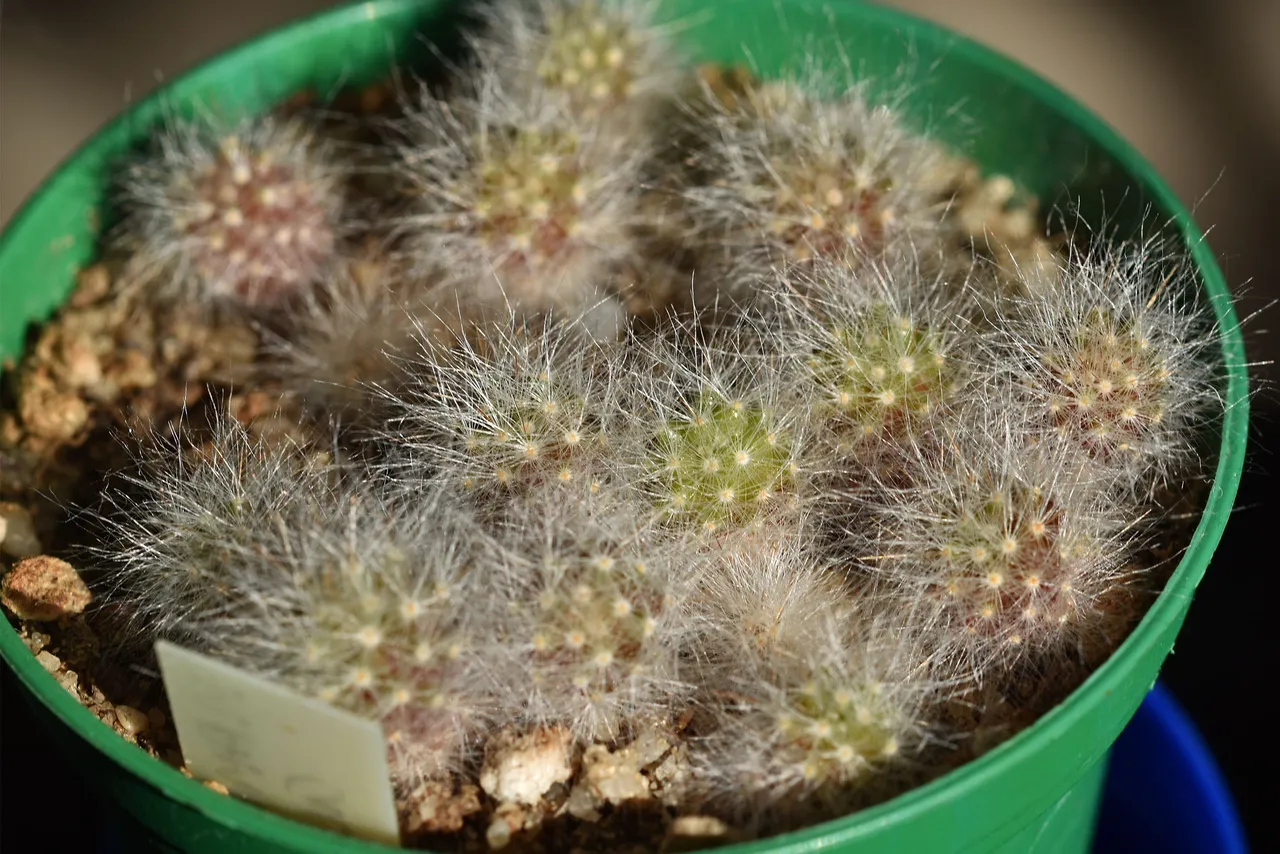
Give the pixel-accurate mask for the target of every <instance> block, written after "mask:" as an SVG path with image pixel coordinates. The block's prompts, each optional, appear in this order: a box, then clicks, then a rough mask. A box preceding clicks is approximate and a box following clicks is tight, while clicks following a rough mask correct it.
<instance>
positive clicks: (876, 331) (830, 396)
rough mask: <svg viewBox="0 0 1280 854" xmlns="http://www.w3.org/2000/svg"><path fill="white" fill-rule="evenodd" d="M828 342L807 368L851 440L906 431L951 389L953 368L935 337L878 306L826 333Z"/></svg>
mask: <svg viewBox="0 0 1280 854" xmlns="http://www.w3.org/2000/svg"><path fill="white" fill-rule="evenodd" d="M829 342H830V343H829V346H827V347H825V348H823V349H822V350H819V351H818V352H817V353H815V354H814V355H812V356H811V357H810V358H809V368H810V370H811V373H812V377H813V380H814V382H816V383H817V385H818V387H819V388H820V389H821V391H822V393H823V395H824V396H825V398H826V402H827V404H828V405H829V408H830V410H834V411H835V412H836V413H838V414H839V419H840V421H841V422H842V423H843V424H844V425H846V426H848V427H849V428H851V429H852V430H853V431H854V433H855V438H856V439H872V438H883V437H886V436H892V435H896V434H898V433H900V432H902V431H903V430H906V429H908V428H909V423H910V421H911V420H912V419H913V418H922V417H927V416H928V415H929V414H930V413H931V412H933V411H934V410H935V409H936V408H937V407H938V406H939V405H941V404H942V403H944V402H945V401H946V400H948V399H949V398H950V396H951V394H952V392H953V390H954V388H955V370H954V367H953V366H952V364H951V363H950V362H949V361H948V359H947V356H946V353H945V352H944V348H943V345H942V342H941V340H940V339H939V338H938V336H937V335H935V334H933V333H932V332H931V331H930V330H929V329H927V328H924V327H921V326H919V325H917V324H916V323H914V322H913V321H912V320H911V319H910V318H909V317H906V316H902V315H899V314H896V313H895V312H893V311H892V310H891V309H890V308H889V307H888V306H885V305H883V304H878V305H875V306H873V307H872V308H871V309H869V310H868V311H867V312H866V313H865V314H864V315H863V317H862V318H861V319H860V322H858V323H857V324H856V325H853V326H847V327H840V328H837V329H834V330H831V332H830V338H829Z"/></svg>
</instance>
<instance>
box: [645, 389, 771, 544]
mask: <svg viewBox="0 0 1280 854" xmlns="http://www.w3.org/2000/svg"><path fill="white" fill-rule="evenodd" d="M653 458H654V465H655V466H657V467H659V470H660V475H659V479H660V481H661V487H660V488H661V492H660V493H659V494H660V496H661V504H662V506H664V507H665V508H666V509H667V510H668V512H669V513H670V514H671V515H672V516H673V517H675V518H677V519H681V520H689V521H691V522H694V523H697V524H699V525H701V526H702V527H703V528H705V529H707V530H716V529H718V528H720V527H721V526H724V525H741V524H744V523H745V522H748V521H750V520H752V519H753V518H755V517H756V516H757V515H758V514H759V513H760V512H762V510H763V508H766V507H768V506H769V505H770V504H773V503H776V502H778V501H779V493H782V492H784V491H785V490H786V489H787V488H788V487H789V486H790V485H791V480H792V478H793V477H794V476H795V473H796V465H795V462H794V449H793V447H792V444H791V436H790V435H789V434H788V433H787V432H785V428H784V427H783V425H782V424H781V423H779V421H778V419H777V418H776V417H775V416H774V415H773V414H772V413H771V412H769V411H767V410H765V409H764V408H762V407H760V406H759V405H756V404H754V403H749V402H747V401H746V400H743V399H741V398H737V397H734V398H728V397H723V396H721V395H718V394H715V393H714V392H713V393H708V394H704V395H703V396H701V397H700V398H699V399H698V400H697V401H696V402H695V403H694V405H693V406H692V407H691V408H690V410H689V412H688V413H687V414H686V415H684V416H683V417H681V418H678V419H675V420H673V421H671V422H669V423H668V424H667V425H666V427H665V428H664V429H663V430H662V431H661V432H660V433H659V435H658V437H657V439H656V441H655V448H654V452H653Z"/></svg>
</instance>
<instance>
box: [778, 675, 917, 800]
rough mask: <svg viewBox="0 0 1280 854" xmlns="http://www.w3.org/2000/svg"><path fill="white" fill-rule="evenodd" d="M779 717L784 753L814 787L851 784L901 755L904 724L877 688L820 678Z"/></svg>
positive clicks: (796, 695) (793, 695) (798, 692)
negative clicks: (899, 737) (800, 766)
mask: <svg viewBox="0 0 1280 854" xmlns="http://www.w3.org/2000/svg"><path fill="white" fill-rule="evenodd" d="M787 700H788V704H787V708H786V710H785V711H783V712H781V713H780V714H778V717H777V724H778V733H779V735H780V736H781V741H782V749H783V750H784V751H789V752H791V753H793V754H795V756H796V759H797V761H799V762H801V763H802V768H803V777H804V779H805V780H806V781H807V782H808V783H809V784H810V785H822V784H825V783H845V782H848V781H850V780H852V779H854V778H857V777H858V776H860V775H861V774H862V773H864V772H865V771H867V770H868V769H869V768H871V767H872V766H874V765H877V764H879V763H882V762H885V761H887V760H889V759H891V758H893V757H894V756H896V755H897V753H898V751H899V749H900V744H899V741H898V737H897V733H898V732H899V730H900V729H901V721H899V720H898V715H897V713H896V710H895V709H894V708H893V706H892V705H891V704H890V703H889V702H888V700H887V698H886V697H885V696H884V691H883V688H882V686H880V685H879V684H877V683H874V682H862V681H858V680H853V681H846V680H837V679H834V678H831V677H829V676H826V675H825V674H824V675H819V676H818V677H817V678H815V679H813V680H811V681H810V682H808V683H806V684H805V685H803V686H802V687H801V688H800V689H799V690H796V691H793V692H791V693H790V694H789V696H788V698H787Z"/></svg>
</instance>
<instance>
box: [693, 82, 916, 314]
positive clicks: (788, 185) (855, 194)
mask: <svg viewBox="0 0 1280 854" xmlns="http://www.w3.org/2000/svg"><path fill="white" fill-rule="evenodd" d="M811 83H812V84H813V85H815V86H816V85H818V82H817V81H811ZM744 102H745V106H744V107H742V108H739V109H737V110H726V111H725V112H724V113H722V114H721V115H719V116H717V117H716V118H715V120H714V121H713V123H712V127H713V130H709V131H708V137H709V138H708V140H707V142H706V143H705V145H706V146H707V148H706V151H704V152H703V153H702V154H701V155H699V160H700V162H701V163H702V166H703V169H704V170H705V172H706V176H705V177H704V179H703V181H704V183H703V185H701V186H695V187H692V188H690V189H688V190H687V191H686V192H685V193H684V196H685V199H686V202H687V204H688V206H689V208H690V211H689V214H688V216H689V217H690V221H691V222H697V223H698V224H699V226H700V228H701V229H702V233H703V234H705V235H706V237H707V239H708V240H709V241H711V242H713V243H714V245H716V246H721V247H723V248H722V250H720V251H722V252H723V254H725V256H726V259H727V260H728V261H729V262H731V263H730V267H731V268H732V269H734V270H738V269H741V270H742V275H744V276H746V277H747V278H748V279H750V280H754V277H753V276H752V275H751V271H752V270H755V271H756V274H755V276H756V277H758V275H759V271H762V270H768V269H769V268H770V267H771V266H775V267H776V266H785V265H787V264H792V263H797V262H806V261H809V260H811V259H815V258H819V259H839V258H845V257H848V256H849V255H850V253H853V254H855V255H856V256H862V257H868V258H882V257H884V256H886V255H887V254H892V253H893V252H894V251H896V250H897V249H898V248H900V247H911V248H914V249H915V250H917V251H921V252H927V250H928V249H929V248H930V247H934V246H937V245H939V241H940V237H939V234H940V232H939V214H938V213H937V212H936V211H934V209H933V208H934V201H933V199H932V197H931V196H930V195H929V194H928V193H927V192H925V191H923V190H921V189H920V186H921V178H922V176H923V175H924V174H925V173H926V172H927V171H928V170H929V169H930V168H931V164H932V161H933V159H934V157H935V154H934V150H933V149H932V148H930V147H929V146H927V145H925V144H924V143H923V142H921V141H920V140H918V139H917V138H915V137H913V136H912V135H911V134H909V133H907V132H906V131H905V130H904V129H903V128H901V127H900V126H899V124H898V119H897V117H896V116H895V114H894V113H892V112H890V111H888V110H886V109H881V108H873V107H871V106H869V105H868V104H867V103H866V102H865V101H864V100H863V98H862V95H861V94H860V93H858V92H857V91H856V90H851V91H850V92H848V93H846V94H845V95H843V96H841V97H838V98H835V99H833V100H821V99H820V96H819V95H817V94H815V93H814V92H811V91H809V90H808V89H807V88H806V87H805V86H802V85H801V84H799V83H796V82H777V83H766V84H761V85H760V86H758V87H755V88H751V89H748V90H747V94H746V97H745V99H744ZM708 251H710V250H708ZM747 284H749V282H746V283H743V285H742V286H741V287H740V288H739V289H740V290H745V289H746V286H747Z"/></svg>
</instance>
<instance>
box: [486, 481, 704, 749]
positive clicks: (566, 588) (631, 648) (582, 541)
mask: <svg viewBox="0 0 1280 854" xmlns="http://www.w3.org/2000/svg"><path fill="white" fill-rule="evenodd" d="M650 515H651V514H649V513H646V512H645V511H644V508H643V507H637V506H635V505H634V504H632V502H631V501H630V499H629V498H628V492H627V491H626V490H625V488H622V487H618V486H610V487H608V488H607V489H605V490H602V491H595V490H592V489H590V488H581V489H576V490H572V491H571V492H569V493H559V492H547V491H540V492H536V493H534V494H532V495H531V496H529V497H527V498H524V499H519V500H517V502H516V503H515V504H514V505H513V506H512V507H511V508H510V512H509V514H508V515H507V517H506V519H505V525H504V528H503V530H504V532H505V534H504V535H503V536H501V537H500V543H501V546H502V549H503V555H504V556H503V558H502V563H503V565H504V566H505V567H506V571H507V572H508V573H509V574H510V582H511V591H512V592H511V594H510V596H509V602H508V605H507V609H508V623H507V637H506V640H507V642H508V643H509V644H510V649H509V653H510V654H511V655H512V657H513V664H514V666H515V668H516V671H517V677H516V678H515V679H514V680H512V683H511V684H512V685H513V687H514V690H516V691H526V692H528V697H527V698H521V697H516V698H513V701H514V702H513V705H514V706H516V707H518V706H520V705H525V706H526V708H527V714H528V715H530V716H531V717H532V718H533V719H534V720H537V721H541V722H544V723H555V724H559V725H564V726H569V727H570V728H571V729H572V730H573V732H574V733H575V734H577V735H578V736H579V737H580V738H584V739H588V740H590V739H601V738H603V739H611V738H615V737H617V736H618V735H619V734H621V733H622V732H624V731H625V730H626V729H627V728H628V727H629V726H630V725H632V724H634V723H636V722H638V721H639V720H641V719H642V718H646V717H652V716H654V715H662V714H667V713H670V711H671V707H672V703H673V701H674V700H675V699H678V698H680V697H681V696H684V695H686V694H687V693H688V690H689V688H688V686H686V685H684V684H683V683H682V682H680V680H679V679H678V678H677V675H678V668H677V664H678V659H677V656H678V654H679V651H680V643H681V636H682V633H687V631H688V620H687V619H681V614H680V612H681V609H682V608H683V607H684V599H685V597H686V591H687V589H688V587H689V584H690V581H691V579H692V578H693V577H694V576H695V573H696V567H695V566H694V565H692V564H691V563H690V561H689V560H686V561H684V564H683V565H677V563H676V560H677V557H678V556H679V555H682V554H683V555H684V556H685V557H686V558H690V559H695V553H693V552H688V553H684V552H682V551H680V550H679V544H678V542H676V541H669V540H664V539H663V538H662V537H661V536H660V535H659V534H660V532H658V531H656V530H655V529H654V528H653V527H652V526H651V525H650V524H649V523H648V521H647V520H648V518H649V517H650ZM521 700H525V702H524V703H521V702H520V701H521Z"/></svg>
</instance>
